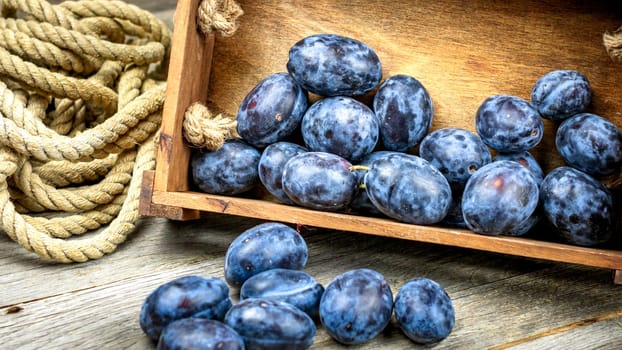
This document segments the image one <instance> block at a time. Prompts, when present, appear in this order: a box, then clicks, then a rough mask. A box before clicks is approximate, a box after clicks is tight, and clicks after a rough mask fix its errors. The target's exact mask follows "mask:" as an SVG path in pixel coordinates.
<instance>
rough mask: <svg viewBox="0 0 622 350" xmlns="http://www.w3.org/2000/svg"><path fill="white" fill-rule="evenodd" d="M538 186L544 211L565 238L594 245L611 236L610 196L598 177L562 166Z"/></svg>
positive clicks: (612, 214) (611, 200)
mask: <svg viewBox="0 0 622 350" xmlns="http://www.w3.org/2000/svg"><path fill="white" fill-rule="evenodd" d="M540 188H541V192H542V194H541V200H542V208H543V211H544V215H545V216H546V218H547V219H548V222H550V223H551V225H553V227H555V228H556V230H557V232H558V234H559V235H560V236H561V237H562V238H563V239H564V240H566V241H567V242H569V243H571V244H576V245H581V246H594V245H597V244H600V243H604V242H607V241H608V240H609V239H610V238H611V235H612V233H613V226H614V224H613V222H614V221H613V216H614V212H613V199H612V197H611V192H610V191H609V190H607V188H606V187H605V186H604V185H603V184H602V183H600V182H599V181H598V180H596V179H594V178H593V177H592V176H590V175H588V174H586V173H584V172H582V171H579V170H577V169H574V168H571V167H568V166H561V167H558V168H555V169H553V170H552V171H550V172H549V173H548V174H547V175H546V176H545V177H544V180H543V181H542V184H541V187H540Z"/></svg>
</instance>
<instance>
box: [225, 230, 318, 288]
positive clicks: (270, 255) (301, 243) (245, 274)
mask: <svg viewBox="0 0 622 350" xmlns="http://www.w3.org/2000/svg"><path fill="white" fill-rule="evenodd" d="M308 257H309V249H308V248H307V243H306V242H305V240H304V239H303V238H302V236H301V235H300V234H299V233H298V232H296V230H294V229H293V228H291V227H289V226H287V225H285V224H282V223H279V222H266V223H262V224H259V225H257V226H253V227H251V228H249V229H248V230H246V231H244V232H242V233H241V234H240V235H239V236H238V237H236V238H235V239H234V240H233V242H231V244H230V245H229V247H228V248H227V252H226V254H225V280H226V281H227V283H229V285H231V286H234V287H240V286H241V285H242V284H243V283H244V282H245V281H246V280H247V279H249V278H250V277H252V276H254V275H256V274H258V273H260V272H263V271H266V270H270V269H274V268H286V269H293V270H300V269H303V268H304V267H305V265H306V264H307V259H308Z"/></svg>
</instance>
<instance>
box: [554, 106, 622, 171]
mask: <svg viewBox="0 0 622 350" xmlns="http://www.w3.org/2000/svg"><path fill="white" fill-rule="evenodd" d="M555 145H556V147H557V151H558V152H559V154H560V155H561V156H562V158H563V159H564V161H565V162H566V164H568V165H570V166H572V167H574V168H577V169H579V170H581V171H583V172H586V173H588V174H590V175H593V176H597V177H598V176H603V175H609V174H612V173H613V172H615V171H616V170H618V169H619V168H620V165H622V134H620V130H619V129H618V127H617V126H616V125H615V124H613V123H612V122H610V121H609V120H607V119H605V118H603V117H601V116H598V115H596V114H591V113H581V114H577V115H575V116H572V117H570V118H568V119H566V120H564V121H563V122H562V123H561V124H560V125H559V128H558V129H557V134H556V137H555Z"/></svg>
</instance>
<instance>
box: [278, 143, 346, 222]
mask: <svg viewBox="0 0 622 350" xmlns="http://www.w3.org/2000/svg"><path fill="white" fill-rule="evenodd" d="M351 167H352V164H351V163H350V162H348V161H347V160H346V159H344V158H342V157H340V156H338V155H335V154H332V153H326V152H306V153H302V154H299V155H297V156H295V157H292V158H291V159H290V160H289V161H288V162H287V163H286V164H285V168H284V169H283V191H285V193H286V194H287V196H288V197H289V198H290V199H291V200H292V201H293V202H294V203H296V204H298V205H301V206H303V207H307V208H311V209H315V210H322V211H338V210H343V209H345V208H346V207H347V206H348V204H349V203H350V201H351V200H352V196H353V195H354V191H355V187H356V175H354V173H353V172H352V171H351V170H350V168H351Z"/></svg>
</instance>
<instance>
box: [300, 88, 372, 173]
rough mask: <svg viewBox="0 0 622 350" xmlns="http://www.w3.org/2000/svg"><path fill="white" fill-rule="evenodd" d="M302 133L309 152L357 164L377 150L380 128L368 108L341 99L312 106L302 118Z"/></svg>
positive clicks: (332, 99) (320, 101) (331, 99)
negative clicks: (337, 156)
mask: <svg viewBox="0 0 622 350" xmlns="http://www.w3.org/2000/svg"><path fill="white" fill-rule="evenodd" d="M301 131H302V138H303V140H304V143H305V145H306V146H307V148H309V150H310V151H316V152H329V153H333V154H336V155H339V156H341V157H343V158H346V159H347V160H349V161H351V162H357V161H359V160H360V159H361V158H363V157H364V156H366V155H367V154H369V153H371V152H372V151H373V150H374V148H375V147H376V144H377V143H378V137H379V124H378V118H376V115H375V114H374V112H373V111H372V110H371V109H370V108H369V107H367V106H366V105H364V104H363V103H361V102H359V101H357V100H355V99H353V98H350V97H342V96H338V97H327V98H323V99H321V100H319V101H317V102H315V103H314V104H313V105H311V107H309V109H308V110H307V112H306V113H305V115H304V117H303V118H302V124H301Z"/></svg>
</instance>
